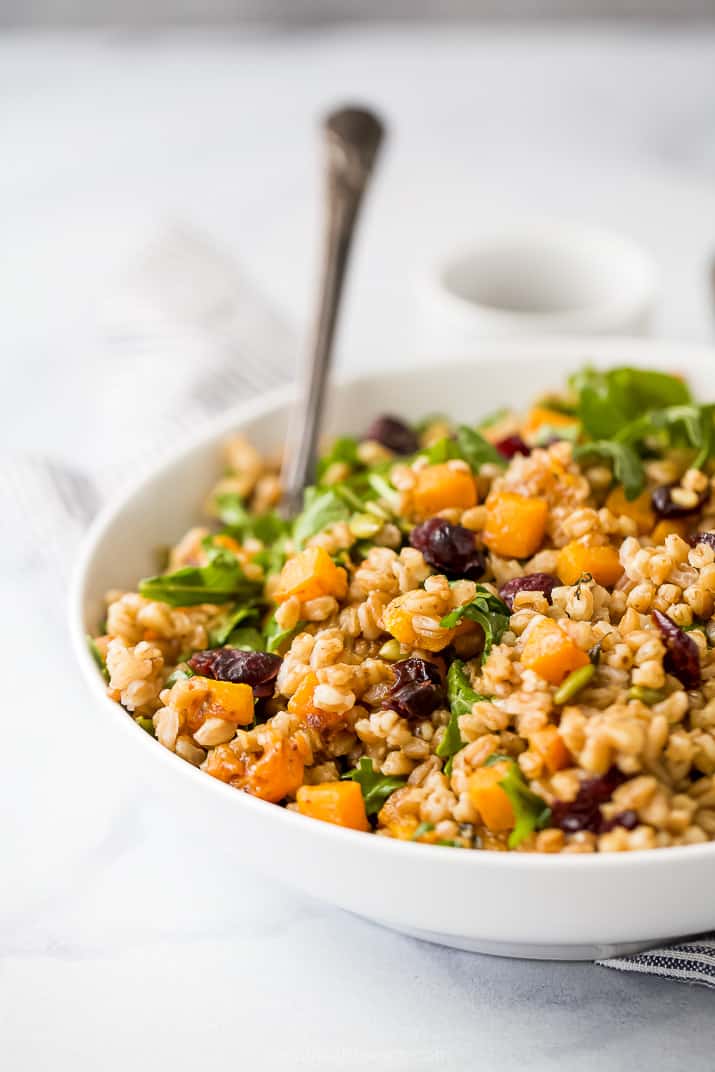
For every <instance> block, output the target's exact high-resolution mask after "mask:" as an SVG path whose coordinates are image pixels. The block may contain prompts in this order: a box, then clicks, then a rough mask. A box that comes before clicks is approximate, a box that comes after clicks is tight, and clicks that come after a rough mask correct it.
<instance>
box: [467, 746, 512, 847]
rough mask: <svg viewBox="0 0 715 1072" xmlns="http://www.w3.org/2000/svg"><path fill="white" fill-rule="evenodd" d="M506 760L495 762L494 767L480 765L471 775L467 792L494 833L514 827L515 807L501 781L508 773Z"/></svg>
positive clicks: (485, 823)
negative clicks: (500, 783)
mask: <svg viewBox="0 0 715 1072" xmlns="http://www.w3.org/2000/svg"><path fill="white" fill-rule="evenodd" d="M508 769H509V766H508V764H507V763H506V762H504V763H495V764H494V766H492V767H480V768H479V769H478V770H476V771H475V772H474V774H471V775H470V776H469V779H468V781H467V793H468V794H469V799H470V801H471V802H472V804H473V805H474V807H475V808H476V809H477V811H478V812H479V814H480V816H481V819H482V822H483V823H484V825H485V826H486V827H487V829H488V830H491V831H492V832H493V833H499V832H500V831H506V830H513V829H514V823H515V821H516V820H515V818H514V809H513V808H512V806H511V801H510V800H509V797H508V796H507V795H506V793H505V792H504V790H503V789H502V787H501V786H500V785H499V782H501V781H503V780H504V778H505V777H506V775H507V773H508Z"/></svg>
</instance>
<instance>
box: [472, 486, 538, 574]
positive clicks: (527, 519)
mask: <svg viewBox="0 0 715 1072" xmlns="http://www.w3.org/2000/svg"><path fill="white" fill-rule="evenodd" d="M485 505H486V508H487V520H486V525H485V526H484V533H483V539H484V543H485V544H486V545H487V547H488V548H489V549H490V550H491V551H494V553H495V554H497V555H501V556H502V558H530V557H531V555H533V554H534V553H535V552H536V551H537V550H538V549H539V545H540V544H541V541H542V540H543V538H544V532H545V530H546V518H547V515H548V512H549V508H548V505H547V503H546V500H545V499H539V498H533V499H529V498H527V497H526V496H525V495H517V494H516V493H515V492H513V491H500V492H497V493H496V494H494V495H490V496H489V498H488V499H487V501H486V504H485Z"/></svg>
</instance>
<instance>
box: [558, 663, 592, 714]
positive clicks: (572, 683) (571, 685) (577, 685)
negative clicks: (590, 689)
mask: <svg viewBox="0 0 715 1072" xmlns="http://www.w3.org/2000/svg"><path fill="white" fill-rule="evenodd" d="M595 673H596V667H595V666H594V665H593V663H588V665H587V666H581V667H580V668H579V669H578V670H572V671H571V673H570V674H569V676H568V677H567V678H566V680H565V681H564V682H563V683H562V684H561V685H560V686H559V688H558V689H557V690H556V692H555V693H554V703H556V704H565V703H568V701H569V700H572V699H573V698H574V696H575V695H576V693H577V692H580V691H581V689H583V688H585V686H586V685H588V683H589V681H590V680H591V678H592V677H593V675H594V674H595Z"/></svg>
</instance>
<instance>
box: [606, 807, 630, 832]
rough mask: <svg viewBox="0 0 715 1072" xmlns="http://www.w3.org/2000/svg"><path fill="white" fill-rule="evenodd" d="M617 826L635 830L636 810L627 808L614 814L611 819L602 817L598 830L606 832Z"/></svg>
mask: <svg viewBox="0 0 715 1072" xmlns="http://www.w3.org/2000/svg"><path fill="white" fill-rule="evenodd" d="M617 826H622V827H624V829H626V830H635V828H636V827H637V826H638V812H636V811H632V810H631V809H630V808H628V809H627V810H626V811H621V812H619V813H618V815H614V816H613V818H612V819H604V820H603V822H602V823H601V827H600V830H599V831H598V832H599V834H607V833H608V832H609V831H610V830H615V828H616V827H617Z"/></svg>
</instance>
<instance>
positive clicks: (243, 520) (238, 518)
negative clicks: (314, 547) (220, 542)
mask: <svg viewBox="0 0 715 1072" xmlns="http://www.w3.org/2000/svg"><path fill="white" fill-rule="evenodd" d="M216 513H217V515H218V518H219V521H220V522H221V524H222V525H225V527H226V529H227V530H228V531H229V532H230V534H231V535H232V536H233V537H235V538H236V539H239V540H245V539H246V537H248V536H253V537H255V539H257V540H261V542H262V543H265V544H267V545H268V544H272V543H274V542H275V541H276V540H278V539H280V538H281V536H285V535H286V534H287V532H288V529H289V527H290V526H289V524H288V522H287V521H284V520H283V518H282V517H280V516H279V515H278V514H277V513H275V511H273V510H271V511H268V512H267V513H265V514H251V513H249V511H248V510H247V509H246V507H245V505H244V502H243V499H242V498H241V496H240V495H236V494H235V493H234V492H224V493H223V494H221V495H217V496H216Z"/></svg>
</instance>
